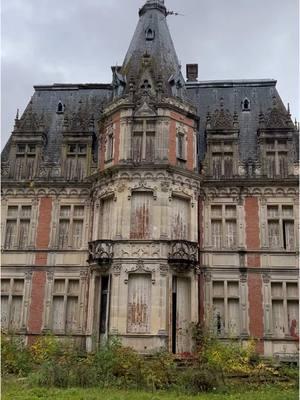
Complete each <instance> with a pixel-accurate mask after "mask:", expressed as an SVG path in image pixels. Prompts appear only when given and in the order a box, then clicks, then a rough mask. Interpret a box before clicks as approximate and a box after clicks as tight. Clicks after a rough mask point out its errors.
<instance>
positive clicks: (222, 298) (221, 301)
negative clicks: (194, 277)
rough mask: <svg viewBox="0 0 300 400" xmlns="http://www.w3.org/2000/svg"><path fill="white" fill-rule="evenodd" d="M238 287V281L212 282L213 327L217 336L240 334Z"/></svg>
mask: <svg viewBox="0 0 300 400" xmlns="http://www.w3.org/2000/svg"><path fill="white" fill-rule="evenodd" d="M240 312H241V310H240V289H239V282H238V281H214V282H213V327H214V331H215V333H216V334H217V335H219V336H224V335H228V336H238V335H239V334H240Z"/></svg>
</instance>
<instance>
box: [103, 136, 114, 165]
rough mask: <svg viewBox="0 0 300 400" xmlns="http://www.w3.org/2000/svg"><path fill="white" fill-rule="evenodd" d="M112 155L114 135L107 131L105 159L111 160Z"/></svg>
mask: <svg viewBox="0 0 300 400" xmlns="http://www.w3.org/2000/svg"><path fill="white" fill-rule="evenodd" d="M113 157H114V135H113V133H109V135H107V138H106V149H105V161H107V162H108V161H111V160H112V159H113Z"/></svg>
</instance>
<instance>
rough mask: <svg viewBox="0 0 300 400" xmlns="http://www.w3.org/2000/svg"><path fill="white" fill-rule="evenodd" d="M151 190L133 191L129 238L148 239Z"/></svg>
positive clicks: (150, 224) (150, 216)
mask: <svg viewBox="0 0 300 400" xmlns="http://www.w3.org/2000/svg"><path fill="white" fill-rule="evenodd" d="M152 201H153V194H152V193H151V192H134V193H132V197H131V218H130V239H150V238H151V235H152Z"/></svg>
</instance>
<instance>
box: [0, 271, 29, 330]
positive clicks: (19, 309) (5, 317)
mask: <svg viewBox="0 0 300 400" xmlns="http://www.w3.org/2000/svg"><path fill="white" fill-rule="evenodd" d="M23 296H24V279H1V327H2V329H4V330H8V331H18V330H20V329H21V326H22V313H23V305H24V302H23Z"/></svg>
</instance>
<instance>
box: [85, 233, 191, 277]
mask: <svg viewBox="0 0 300 400" xmlns="http://www.w3.org/2000/svg"><path fill="white" fill-rule="evenodd" d="M122 259H148V260H155V259H157V260H159V259H160V260H161V259H165V260H168V263H169V264H170V265H171V266H172V267H174V268H183V269H184V270H187V269H192V268H193V267H195V266H196V265H197V263H198V244H197V242H190V241H186V240H164V239H162V240H122V239H116V240H104V239H99V240H95V241H93V242H90V243H89V259H88V262H89V263H90V264H97V265H99V266H105V265H106V266H108V265H109V264H111V263H112V261H113V260H118V261H121V260H122Z"/></svg>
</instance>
